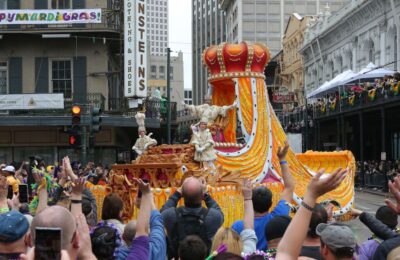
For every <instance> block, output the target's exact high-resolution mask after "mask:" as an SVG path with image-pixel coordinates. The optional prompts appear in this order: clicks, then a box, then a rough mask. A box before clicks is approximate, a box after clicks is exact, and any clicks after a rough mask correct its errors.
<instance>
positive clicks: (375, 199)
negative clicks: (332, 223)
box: [347, 191, 400, 243]
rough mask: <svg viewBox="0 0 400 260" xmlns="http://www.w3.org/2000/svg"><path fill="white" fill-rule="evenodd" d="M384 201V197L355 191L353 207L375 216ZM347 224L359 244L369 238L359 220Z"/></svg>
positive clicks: (367, 232) (366, 229)
mask: <svg viewBox="0 0 400 260" xmlns="http://www.w3.org/2000/svg"><path fill="white" fill-rule="evenodd" d="M384 199H385V196H380V195H375V194H370V193H367V192H364V191H357V192H356V197H355V206H356V208H358V209H360V210H362V211H364V212H368V213H372V214H375V212H376V210H377V209H378V208H379V207H380V206H383V205H385V202H384ZM347 223H348V224H349V226H350V227H351V229H352V230H353V231H354V233H355V234H356V238H357V241H358V242H359V243H362V242H363V241H365V240H366V239H368V237H370V236H371V232H370V231H369V229H368V228H367V227H366V226H365V225H364V224H363V223H361V221H360V220H358V219H355V220H352V221H349V222H347ZM399 223H400V218H399Z"/></svg>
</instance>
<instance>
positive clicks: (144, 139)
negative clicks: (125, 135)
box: [132, 112, 157, 156]
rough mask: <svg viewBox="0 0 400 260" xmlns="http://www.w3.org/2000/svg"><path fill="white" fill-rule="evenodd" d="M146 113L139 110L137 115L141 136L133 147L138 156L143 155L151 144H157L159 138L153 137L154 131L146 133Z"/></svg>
mask: <svg viewBox="0 0 400 260" xmlns="http://www.w3.org/2000/svg"><path fill="white" fill-rule="evenodd" d="M145 118H146V115H145V114H144V112H137V113H136V115H135V119H136V122H137V124H138V133H139V138H138V139H136V142H135V145H134V146H133V147H132V150H134V151H135V152H136V153H137V155H138V156H140V155H142V154H143V153H144V152H145V151H146V150H147V149H148V148H149V147H150V146H155V145H157V140H156V139H153V138H151V136H152V135H153V133H149V134H148V135H146V127H145V125H144V120H145Z"/></svg>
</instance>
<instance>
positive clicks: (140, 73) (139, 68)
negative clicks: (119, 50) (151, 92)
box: [135, 0, 147, 97]
mask: <svg viewBox="0 0 400 260" xmlns="http://www.w3.org/2000/svg"><path fill="white" fill-rule="evenodd" d="M135 21H136V35H135V38H136V51H135V57H136V59H135V60H136V85H135V87H136V96H137V97H146V96H147V87H146V86H147V82H146V70H147V68H146V66H147V55H146V49H147V44H146V42H147V33H146V0H136V19H135Z"/></svg>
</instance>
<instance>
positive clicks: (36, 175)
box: [32, 168, 45, 187]
mask: <svg viewBox="0 0 400 260" xmlns="http://www.w3.org/2000/svg"><path fill="white" fill-rule="evenodd" d="M32 175H33V178H34V179H35V182H36V184H37V186H38V187H39V186H41V185H42V184H43V182H44V181H45V180H44V178H43V176H42V175H41V174H40V173H39V171H38V169H36V168H33V170H32Z"/></svg>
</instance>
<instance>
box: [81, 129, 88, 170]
mask: <svg viewBox="0 0 400 260" xmlns="http://www.w3.org/2000/svg"><path fill="white" fill-rule="evenodd" d="M86 164H87V132H86V126H82V144H81V165H83V166H84V167H85V166H86Z"/></svg>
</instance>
